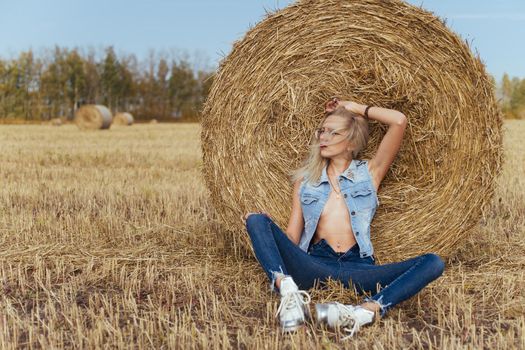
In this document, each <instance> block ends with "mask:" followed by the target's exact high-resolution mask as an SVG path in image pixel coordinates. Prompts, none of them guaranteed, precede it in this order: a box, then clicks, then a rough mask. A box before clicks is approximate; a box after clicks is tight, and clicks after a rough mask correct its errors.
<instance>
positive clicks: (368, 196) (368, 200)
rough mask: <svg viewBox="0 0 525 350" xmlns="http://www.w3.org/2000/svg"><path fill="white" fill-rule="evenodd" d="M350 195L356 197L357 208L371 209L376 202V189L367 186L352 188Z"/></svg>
mask: <svg viewBox="0 0 525 350" xmlns="http://www.w3.org/2000/svg"><path fill="white" fill-rule="evenodd" d="M350 195H351V196H352V197H353V198H354V202H355V205H356V207H357V209H358V210H359V209H371V208H373V207H374V205H375V203H376V199H375V196H374V190H373V189H372V188H370V187H367V186H362V187H358V188H354V189H351V190H350Z"/></svg>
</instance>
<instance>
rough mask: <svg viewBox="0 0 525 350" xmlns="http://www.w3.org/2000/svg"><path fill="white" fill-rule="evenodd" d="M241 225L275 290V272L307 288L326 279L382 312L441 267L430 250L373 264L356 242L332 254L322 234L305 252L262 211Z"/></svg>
mask: <svg viewBox="0 0 525 350" xmlns="http://www.w3.org/2000/svg"><path fill="white" fill-rule="evenodd" d="M246 229H247V231H248V234H249V235H250V238H251V241H252V245H253V249H254V251H255V256H256V257H257V260H258V261H259V263H260V264H261V265H262V267H263V269H264V271H265V272H266V274H267V275H268V278H269V279H270V281H271V289H272V290H275V284H274V283H275V279H276V278H277V276H279V275H290V276H292V278H293V279H294V281H295V283H296V284H297V285H298V286H299V288H300V289H309V288H311V287H313V285H314V283H315V282H316V281H318V282H319V283H320V284H321V285H322V284H323V282H326V280H327V279H328V278H332V279H334V280H338V281H340V282H342V283H343V285H344V286H345V287H347V288H349V287H350V286H353V287H355V289H356V291H357V292H358V293H359V294H364V293H369V294H370V295H371V297H366V298H365V301H372V302H376V303H378V304H379V306H380V310H381V311H380V313H381V315H382V316H383V315H385V313H386V312H387V310H389V309H390V308H391V307H393V306H394V305H396V304H398V303H400V302H401V301H403V300H406V299H408V298H410V297H411V296H413V295H415V294H416V293H417V292H419V291H420V290H421V289H423V287H425V286H426V285H427V284H429V283H430V282H432V281H433V280H435V279H436V278H438V277H439V276H440V275H441V274H442V273H443V270H444V267H445V264H444V262H443V260H442V259H441V258H440V257H439V256H438V255H436V254H423V255H420V256H417V257H415V258H411V259H408V260H404V261H401V262H396V263H391V264H384V265H375V262H374V259H373V258H372V257H367V258H360V257H359V246H358V245H357V244H355V245H354V246H353V247H352V248H350V249H349V250H348V251H347V252H345V253H337V252H335V251H334V250H333V249H332V248H331V247H330V245H329V244H328V243H327V242H326V241H325V240H324V239H321V240H320V241H319V242H316V243H315V244H310V247H309V249H308V253H306V252H304V251H303V250H301V249H300V248H299V246H297V245H296V244H295V243H293V242H292V241H291V240H290V239H289V238H288V236H287V235H286V234H285V233H284V232H283V231H282V230H281V229H280V228H279V226H278V225H277V224H275V223H274V222H273V221H272V219H270V218H269V217H268V216H266V215H264V214H251V215H250V216H248V219H247V220H246ZM378 284H379V286H380V289H379V288H378Z"/></svg>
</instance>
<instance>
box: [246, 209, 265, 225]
mask: <svg viewBox="0 0 525 350" xmlns="http://www.w3.org/2000/svg"><path fill="white" fill-rule="evenodd" d="M252 214H264V215H266V216H267V217H269V218H270V219H271V220H273V218H272V217H271V216H270V214H268V213H267V212H265V211H261V210H259V211H256V212H251V213H246V214H244V215H243V216H241V220H242V222H243V223H244V224H245V225H246V220H248V216H250V215H252Z"/></svg>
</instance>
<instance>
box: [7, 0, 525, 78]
mask: <svg viewBox="0 0 525 350" xmlns="http://www.w3.org/2000/svg"><path fill="white" fill-rule="evenodd" d="M319 1H322V0H319ZM293 2H294V0H147V1H146V0H141V1H138V0H89V1H88V0H0V33H1V34H0V57H1V58H3V59H6V58H13V57H16V56H17V55H18V53H19V52H20V51H24V50H28V49H30V48H31V49H33V50H35V51H36V52H37V53H38V52H39V50H43V49H45V48H52V47H54V46H55V45H59V46H61V47H68V48H73V47H78V48H88V47H93V48H102V47H107V46H113V47H114V48H115V51H116V52H117V54H118V53H128V54H131V53H134V54H135V55H137V56H138V57H139V58H141V59H144V58H145V57H147V55H148V54H149V52H150V51H151V49H154V50H155V51H156V52H168V53H169V52H171V53H173V52H183V53H186V54H187V55H188V56H189V57H190V59H192V60H193V61H194V64H195V67H196V68H202V69H214V68H216V67H217V66H218V63H219V61H220V60H222V59H223V58H224V57H225V56H227V54H228V53H229V52H230V50H231V47H232V44H233V42H234V41H236V40H239V39H242V38H243V36H244V34H245V33H246V32H247V31H248V30H249V28H250V27H253V26H254V25H256V24H257V23H258V22H259V21H261V20H262V19H263V18H264V16H265V13H266V12H267V11H274V10H276V9H280V8H284V7H286V6H287V5H289V4H291V3H293ZM407 2H409V3H411V4H413V5H416V6H421V7H423V8H425V9H426V10H429V11H432V12H433V13H434V14H436V15H438V16H439V17H441V18H445V19H446V20H447V25H448V27H449V28H450V29H452V30H453V31H455V32H456V33H458V34H459V35H460V36H461V37H462V38H464V39H466V40H468V42H469V43H470V44H471V47H472V48H473V50H474V51H476V50H477V52H478V53H479V55H480V57H481V59H482V61H483V62H484V63H485V65H486V67H487V70H488V72H489V73H490V74H492V75H494V77H495V78H496V79H497V80H499V79H500V78H501V76H502V75H503V73H504V72H507V73H508V74H509V75H510V76H511V77H512V76H517V77H520V78H525V64H524V62H525V60H524V59H523V57H525V45H524V44H523V42H524V40H523V38H525V0H500V1H494V0H408V1H407Z"/></svg>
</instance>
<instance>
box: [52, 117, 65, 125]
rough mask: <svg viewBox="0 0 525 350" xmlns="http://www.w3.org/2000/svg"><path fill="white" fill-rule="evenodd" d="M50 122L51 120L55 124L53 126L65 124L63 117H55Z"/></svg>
mask: <svg viewBox="0 0 525 350" xmlns="http://www.w3.org/2000/svg"><path fill="white" fill-rule="evenodd" d="M50 122H51V125H53V126H60V125H62V124H63V122H62V119H61V118H53V119H51V120H50Z"/></svg>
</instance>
